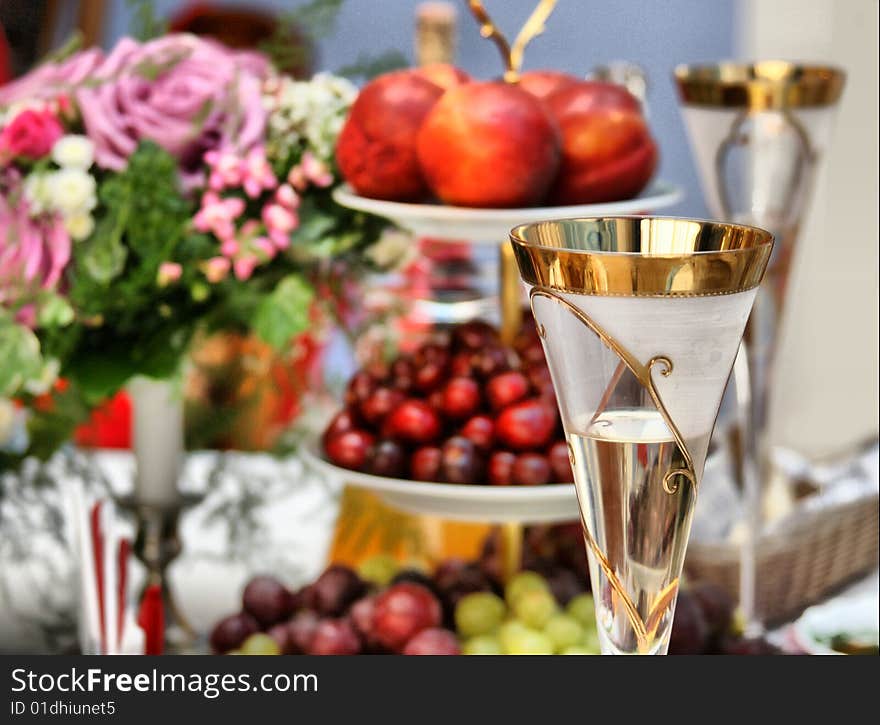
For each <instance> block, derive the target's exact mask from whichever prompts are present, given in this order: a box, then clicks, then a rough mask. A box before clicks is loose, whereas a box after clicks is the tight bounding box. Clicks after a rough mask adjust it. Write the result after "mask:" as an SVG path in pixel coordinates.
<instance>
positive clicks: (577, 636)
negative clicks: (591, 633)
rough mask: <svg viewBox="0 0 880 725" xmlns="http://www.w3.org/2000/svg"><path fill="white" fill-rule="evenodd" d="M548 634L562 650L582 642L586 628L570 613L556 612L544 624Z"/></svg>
mask: <svg viewBox="0 0 880 725" xmlns="http://www.w3.org/2000/svg"><path fill="white" fill-rule="evenodd" d="M544 634H546V635H547V636H548V637H549V638H550V639H551V640H552V641H553V644H554V645H555V646H556V649H557V651H559V652H561V651H563V650H565V649H567V648H568V647H574V646H575V645H577V644H580V643H581V642H582V641H583V639H584V628H583V627H582V626H581V623H580V622H578V621H577V620H576V619H575V618H574V617H572V616H571V615H570V614H554V615H553V616H552V617H550V620H549V621H548V622H547V624H546V625H545V626H544Z"/></svg>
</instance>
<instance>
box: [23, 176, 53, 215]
mask: <svg viewBox="0 0 880 725" xmlns="http://www.w3.org/2000/svg"><path fill="white" fill-rule="evenodd" d="M24 196H25V198H26V199H27V200H28V203H29V204H30V210H31V214H42V213H43V212H44V211H47V210H48V209H49V208H50V207H51V206H52V192H51V189H50V188H49V174H47V173H44V172H38V171H34V172H33V173H30V174H28V175H27V177H26V178H25V180H24Z"/></svg>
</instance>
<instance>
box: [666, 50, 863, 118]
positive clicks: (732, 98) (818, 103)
mask: <svg viewBox="0 0 880 725" xmlns="http://www.w3.org/2000/svg"><path fill="white" fill-rule="evenodd" d="M674 76H675V82H676V84H677V85H678V92H679V95H680V96H681V100H682V101H683V102H684V103H685V104H688V105H693V106H708V107H713V108H747V109H749V110H752V111H765V110H774V109H775V110H782V109H786V108H819V107H823V106H831V105H833V104H835V103H837V101H838V99H839V98H840V94H841V93H842V92H843V86H844V82H845V80H846V74H845V73H844V71H842V70H841V69H840V68H835V67H833V66H826V65H802V64H799V63H790V62H788V61H784V60H765V61H759V62H757V63H712V64H708V65H680V66H678V67H677V68H676V69H675V71H674Z"/></svg>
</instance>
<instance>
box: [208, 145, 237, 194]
mask: <svg viewBox="0 0 880 725" xmlns="http://www.w3.org/2000/svg"><path fill="white" fill-rule="evenodd" d="M205 163H206V164H207V165H208V168H209V169H210V170H211V171H210V174H209V176H208V187H209V188H210V189H212V190H214V191H223V190H224V189H228V188H232V187H235V186H239V185H240V184H241V158H240V157H239V156H238V154H237V153H235V152H234V151H232V150H230V149H224V150H222V151H220V150H217V149H213V150H211V151H208V152H207V153H206V154H205Z"/></svg>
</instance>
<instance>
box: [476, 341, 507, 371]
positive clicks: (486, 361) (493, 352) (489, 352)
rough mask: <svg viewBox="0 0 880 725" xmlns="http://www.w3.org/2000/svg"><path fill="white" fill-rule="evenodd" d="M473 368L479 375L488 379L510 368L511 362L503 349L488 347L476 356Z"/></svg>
mask: <svg viewBox="0 0 880 725" xmlns="http://www.w3.org/2000/svg"><path fill="white" fill-rule="evenodd" d="M473 366H474V368H475V369H476V371H477V374H479V375H481V376H482V377H484V378H488V377H490V376H492V375H495V374H496V373H500V372H501V371H503V370H507V369H508V368H510V361H509V360H508V359H507V352H506V351H504V350H503V349H502V348H500V347H487V348H485V349H483V350H481V351H480V352H478V353H477V354H476V355H475V356H474V360H473Z"/></svg>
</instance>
